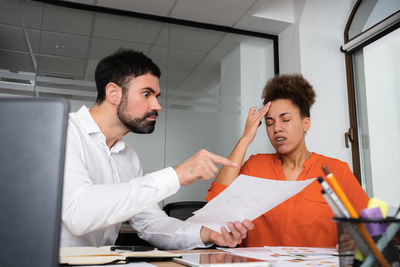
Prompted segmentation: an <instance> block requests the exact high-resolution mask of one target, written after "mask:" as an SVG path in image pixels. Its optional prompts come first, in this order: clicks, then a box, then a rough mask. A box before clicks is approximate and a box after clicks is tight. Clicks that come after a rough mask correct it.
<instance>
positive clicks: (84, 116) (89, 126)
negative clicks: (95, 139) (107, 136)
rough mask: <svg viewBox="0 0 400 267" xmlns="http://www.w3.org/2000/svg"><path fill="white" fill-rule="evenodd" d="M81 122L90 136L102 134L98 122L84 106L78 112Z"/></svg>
mask: <svg viewBox="0 0 400 267" xmlns="http://www.w3.org/2000/svg"><path fill="white" fill-rule="evenodd" d="M76 115H77V116H78V119H79V121H80V122H81V124H82V126H83V128H84V129H85V130H86V132H87V133H88V134H94V133H101V134H103V133H102V132H101V130H100V128H99V126H98V125H97V123H96V121H95V120H94V119H93V117H92V115H91V114H90V112H89V109H88V108H87V107H86V106H85V105H83V106H82V107H81V108H80V109H79V110H78V111H77V112H76Z"/></svg>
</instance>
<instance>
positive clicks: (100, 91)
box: [95, 49, 161, 104]
mask: <svg viewBox="0 0 400 267" xmlns="http://www.w3.org/2000/svg"><path fill="white" fill-rule="evenodd" d="M147 73H151V74H152V75H154V76H156V77H157V78H160V75H161V71H160V68H159V67H158V66H157V65H156V64H154V62H153V61H152V60H151V59H150V58H148V57H147V56H145V55H144V54H143V53H141V52H137V51H135V50H132V49H120V50H118V51H117V52H115V53H114V54H112V55H109V56H107V57H105V58H103V59H102V60H100V62H99V64H98V65H97V67H96V71H95V80H96V87H97V99H96V103H98V104H101V103H102V102H103V101H104V99H105V97H106V93H105V89H106V86H107V84H108V83H110V82H113V83H115V84H117V85H118V86H120V87H122V88H123V90H126V85H127V83H128V82H130V80H131V78H135V77H138V76H141V75H145V74H147Z"/></svg>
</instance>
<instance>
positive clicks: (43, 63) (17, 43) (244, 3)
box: [0, 0, 293, 98]
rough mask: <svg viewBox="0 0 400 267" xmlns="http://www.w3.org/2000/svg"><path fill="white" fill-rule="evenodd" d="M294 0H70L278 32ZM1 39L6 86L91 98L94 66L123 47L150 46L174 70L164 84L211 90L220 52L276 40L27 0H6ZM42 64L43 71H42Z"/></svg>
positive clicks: (0, 77) (1, 78)
mask: <svg viewBox="0 0 400 267" xmlns="http://www.w3.org/2000/svg"><path fill="white" fill-rule="evenodd" d="M292 1H293V0H201V1H198V0H113V1H109V0H71V1H70V2H78V3H81V4H89V5H98V6H103V7H108V8H114V9H122V10H125V11H126V10H127V11H134V12H139V13H145V14H151V15H157V16H163V17H170V18H177V19H182V20H191V21H197V22H203V23H209V24H215V25H220V26H227V27H232V28H236V29H243V30H249V31H255V32H261V33H268V34H279V33H280V32H281V31H283V30H284V29H285V28H286V27H288V26H289V25H290V24H291V23H293V2H292ZM0 40H1V42H0V90H3V92H4V90H11V89H13V90H15V88H17V87H18V89H20V90H21V91H24V90H27V89H29V88H32V87H33V86H34V85H35V84H36V86H37V87H38V88H39V87H40V92H41V93H46V92H47V93H49V94H50V93H51V92H54V91H55V90H56V91H57V92H59V93H64V94H66V95H68V94H77V95H78V96H80V97H88V98H93V97H94V95H95V93H96V89H95V87H94V83H93V72H94V69H95V67H96V65H97V63H98V61H99V60H100V59H101V58H102V57H104V56H105V55H108V54H111V53H112V52H114V51H116V50H117V49H118V48H120V47H130V48H133V49H136V50H139V51H143V52H144V53H145V54H147V55H149V56H150V57H151V58H152V59H153V60H154V61H155V62H156V63H157V64H158V65H159V66H160V67H161V69H162V71H163V72H164V73H165V71H164V70H165V69H167V72H168V73H167V74H168V75H163V76H162V79H164V81H163V80H162V81H161V82H162V83H164V84H166V83H168V84H167V85H164V86H168V87H170V88H174V89H176V90H183V89H184V88H185V90H192V91H202V92H209V91H210V89H211V88H213V86H214V85H215V83H217V82H218V81H219V79H220V62H221V60H222V59H223V58H224V57H225V56H226V55H227V53H229V52H230V51H231V50H232V49H233V48H234V47H236V46H237V45H238V44H239V43H241V42H252V43H259V44H268V43H272V41H271V40H270V39H264V38H255V37H250V36H246V35H238V34H230V33H226V32H221V31H213V30H206V29H201V28H193V27H188V26H183V25H176V24H167V23H162V22H157V21H151V20H144V19H139V18H134V17H130V16H117V15H112V14H107V13H99V12H92V11H86V10H78V9H70V8H65V7H59V6H54V5H49V4H43V3H41V2H37V1H25V0H17V1H16V0H0ZM167 65H168V68H167V67H166V66H167ZM35 72H37V73H38V74H39V75H38V76H37V77H36V79H35V75H34V74H35ZM167 76H168V81H166V80H165V79H166V77H167ZM16 85H18V86H16ZM65 88H68V89H65ZM0 93H1V91H0Z"/></svg>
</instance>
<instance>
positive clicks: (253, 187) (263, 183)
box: [187, 175, 315, 233]
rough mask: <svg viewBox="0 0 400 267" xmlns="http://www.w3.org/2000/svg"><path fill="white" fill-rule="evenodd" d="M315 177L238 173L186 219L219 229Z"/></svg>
mask: <svg viewBox="0 0 400 267" xmlns="http://www.w3.org/2000/svg"><path fill="white" fill-rule="evenodd" d="M314 180H315V178H313V179H308V180H304V181H279V180H270V179H263V178H257V177H252V176H247V175H239V177H238V178H236V180H235V181H234V182H233V183H232V184H231V185H230V186H229V187H228V188H226V189H225V190H224V191H223V192H221V193H220V194H219V195H218V196H217V197H215V198H214V199H212V200H211V201H210V202H209V203H207V205H205V206H204V207H203V208H201V209H199V210H197V211H195V212H194V214H195V215H193V216H192V217H190V218H188V219H187V221H189V222H196V223H201V224H202V225H204V226H206V227H208V228H210V229H212V230H214V231H217V232H218V233H220V229H221V227H222V226H226V225H227V223H228V222H236V221H239V222H242V221H244V220H246V219H247V220H250V221H252V220H254V219H256V218H257V217H259V216H261V215H262V214H264V213H266V212H267V211H269V210H270V209H272V208H274V207H275V206H277V205H279V204H280V203H282V202H283V201H285V200H287V199H289V198H291V197H292V196H294V195H295V194H297V193H299V192H301V191H302V190H303V189H304V188H305V187H306V186H308V185H309V184H311V183H312V182H313V181H314ZM228 230H229V229H228Z"/></svg>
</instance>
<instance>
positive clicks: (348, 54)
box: [340, 0, 400, 184]
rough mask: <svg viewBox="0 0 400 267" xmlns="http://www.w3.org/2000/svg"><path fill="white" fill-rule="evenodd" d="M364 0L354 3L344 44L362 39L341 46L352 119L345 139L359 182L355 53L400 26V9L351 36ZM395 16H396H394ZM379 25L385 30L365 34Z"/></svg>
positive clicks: (347, 24) (345, 31)
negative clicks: (350, 33) (348, 145)
mask: <svg viewBox="0 0 400 267" xmlns="http://www.w3.org/2000/svg"><path fill="white" fill-rule="evenodd" d="M363 1H364V0H357V2H356V3H355V4H354V7H353V9H352V11H351V13H350V16H349V18H348V20H347V23H346V26H345V29H344V45H343V46H345V45H346V44H349V43H350V42H351V41H353V40H354V39H356V38H359V39H362V40H361V41H360V42H359V43H358V44H356V45H354V46H353V47H350V48H349V49H343V46H341V48H340V49H341V51H342V52H343V53H344V55H345V65H346V80H347V93H348V105H349V119H350V128H349V130H348V132H347V133H345V141H346V143H347V142H350V143H351V152H352V159H353V174H354V176H355V177H356V178H357V180H358V182H359V183H360V184H361V181H362V179H361V162H360V150H359V149H360V145H359V144H360V140H358V136H359V135H358V121H357V105H356V92H355V80H354V60H353V57H354V54H355V53H356V52H357V51H359V50H361V49H363V48H364V47H365V46H367V45H369V44H371V43H373V42H375V41H377V40H379V39H380V38H382V37H384V36H386V35H387V34H389V33H391V32H393V31H395V30H397V29H398V28H400V19H398V17H399V15H400V10H399V11H397V12H395V13H393V14H392V15H390V16H388V17H386V18H385V19H383V20H381V21H379V22H378V23H376V24H375V25H373V26H371V27H370V28H368V29H366V30H364V31H362V32H360V33H359V34H357V35H355V36H354V37H353V38H351V39H350V38H349V29H350V26H351V24H352V22H353V19H354V17H355V15H356V13H357V11H358V10H359V7H360V5H361V3H362V2H363ZM394 16H395V18H394ZM393 18H394V19H395V20H396V21H395V23H392V24H391V25H388V26H386V27H384V26H383V25H384V24H385V23H386V24H387V22H388V20H390V19H392V20H393ZM378 27H384V28H383V30H381V31H379V32H377V33H376V34H374V35H372V36H371V37H369V38H366V37H364V38H363V36H365V35H366V33H367V32H369V31H373V30H374V29H377V28H378Z"/></svg>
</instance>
